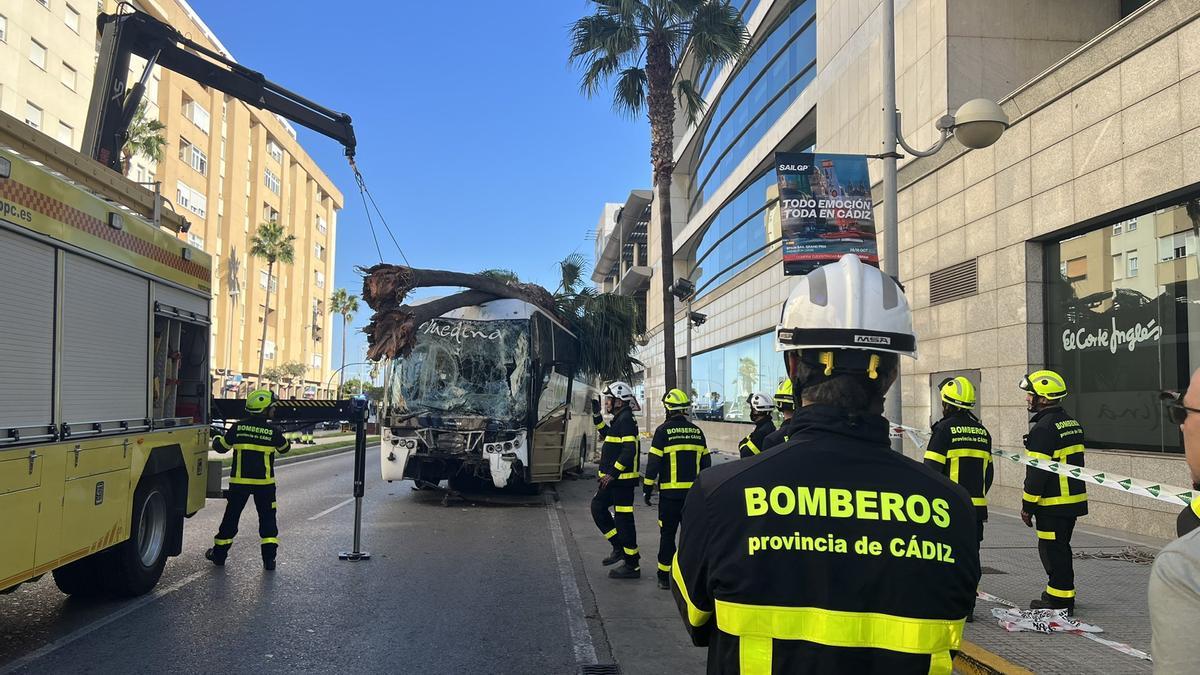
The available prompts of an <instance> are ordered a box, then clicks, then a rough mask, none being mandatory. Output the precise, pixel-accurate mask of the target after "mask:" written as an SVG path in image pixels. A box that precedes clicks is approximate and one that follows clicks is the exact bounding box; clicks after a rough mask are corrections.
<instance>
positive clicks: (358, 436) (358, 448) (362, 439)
mask: <svg viewBox="0 0 1200 675" xmlns="http://www.w3.org/2000/svg"><path fill="white" fill-rule="evenodd" d="M369 414H370V413H369V409H368V410H363V411H362V412H356V413H355V415H356V416H357V417H358V419H357V420H355V423H354V550H353V551H343V552H341V553H339V554H338V559H340V560H348V561H350V562H358V561H360V560H370V559H371V554H370V553H367V552H366V551H364V550H362V498H363V495H364V494H366V480H365V476H366V467H367V416H368V415H369Z"/></svg>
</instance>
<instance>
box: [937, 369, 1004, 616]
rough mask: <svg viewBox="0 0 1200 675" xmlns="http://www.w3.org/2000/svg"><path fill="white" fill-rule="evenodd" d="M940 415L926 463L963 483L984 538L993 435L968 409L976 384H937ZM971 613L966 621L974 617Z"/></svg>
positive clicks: (951, 380)
mask: <svg viewBox="0 0 1200 675" xmlns="http://www.w3.org/2000/svg"><path fill="white" fill-rule="evenodd" d="M938 390H939V394H940V395H941V399H942V419H940V420H938V422H937V423H936V424H934V425H933V429H932V435H931V436H930V439H929V444H928V445H927V446H926V448H925V466H928V467H929V468H931V469H933V470H934V471H937V472H938V473H940V474H942V475H943V476H946V477H947V478H949V479H950V480H952V481H954V482H955V483H958V484H959V485H961V486H963V488H964V489H965V490H966V491H967V494H969V495H970V496H971V503H973V504H974V505H975V524H976V526H977V527H978V528H979V541H980V542H982V541H983V524H984V523H985V522H987V518H988V510H987V493H988V490H991V489H992V478H993V477H994V475H995V467H994V466H993V465H992V436H991V434H990V433H989V432H988V430H987V428H986V427H984V426H983V422H981V421H979V418H978V417H976V416H975V414H974V413H972V412H971V409H972V408H974V407H975V385H974V384H972V383H971V381H970V380H968V379H967V378H965V377H961V376H960V377H955V378H948V379H946V380H944V381H943V382H942V385H941V386H940V387H939V388H938ZM974 620H975V617H974V615H973V614H968V615H967V621H974Z"/></svg>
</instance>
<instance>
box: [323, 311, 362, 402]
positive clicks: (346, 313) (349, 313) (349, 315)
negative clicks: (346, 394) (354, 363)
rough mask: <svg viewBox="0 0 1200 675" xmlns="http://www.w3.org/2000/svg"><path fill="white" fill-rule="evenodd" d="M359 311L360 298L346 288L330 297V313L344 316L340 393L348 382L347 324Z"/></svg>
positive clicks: (339, 374) (339, 373)
mask: <svg viewBox="0 0 1200 675" xmlns="http://www.w3.org/2000/svg"><path fill="white" fill-rule="evenodd" d="M357 311H358V296H357V295H350V293H348V292H347V291H346V289H344V288H339V289H337V290H335V291H334V292H333V295H331V296H329V313H330V314H340V315H341V316H342V367H341V369H340V370H338V391H339V392H340V391H341V390H342V384H343V383H344V382H345V380H346V324H347V323H348V322H349V321H350V319H352V318H354V313H355V312H357Z"/></svg>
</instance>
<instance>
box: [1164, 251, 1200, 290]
mask: <svg viewBox="0 0 1200 675" xmlns="http://www.w3.org/2000/svg"><path fill="white" fill-rule="evenodd" d="M1154 274H1155V282H1156V283H1157V284H1158V285H1159V286H1166V285H1168V284H1177V283H1180V282H1184V281H1195V280H1197V279H1200V265H1197V263H1196V256H1194V255H1188V256H1184V257H1182V258H1175V259H1174V260H1166V261H1163V262H1160V263H1158V265H1157V266H1155V270H1154Z"/></svg>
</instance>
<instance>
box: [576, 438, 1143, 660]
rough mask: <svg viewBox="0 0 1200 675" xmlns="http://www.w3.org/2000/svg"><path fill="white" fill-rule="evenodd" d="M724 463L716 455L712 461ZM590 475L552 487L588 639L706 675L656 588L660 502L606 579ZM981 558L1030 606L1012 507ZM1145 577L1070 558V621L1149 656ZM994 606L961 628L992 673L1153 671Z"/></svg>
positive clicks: (1034, 582)
mask: <svg viewBox="0 0 1200 675" xmlns="http://www.w3.org/2000/svg"><path fill="white" fill-rule="evenodd" d="M722 459H724V458H718V462H719V461H722ZM724 461H728V459H725V460H724ZM588 475H589V476H591V478H590V479H583V480H578V481H564V482H562V483H559V485H558V493H559V498H560V500H561V504H562V508H563V511H564V513H565V515H566V522H567V526H568V527H569V529H570V535H571V537H572V538H573V539H574V543H575V545H576V546H577V550H578V552H579V554H580V556H581V557H582V567H583V571H584V578H582V579H580V586H581V590H583V591H584V592H585V593H587V592H589V591H590V593H591V594H592V595H594V597H595V603H596V607H597V609H598V613H599V619H600V622H601V624H602V625H603V633H604V634H603V635H596V636H594V637H595V639H596V640H597V641H599V640H601V639H605V638H606V639H607V641H608V643H609V646H610V647H611V651H612V657H613V660H614V661H615V662H616V663H617V664H619V665H620V667H621V672H623V673H627V674H633V675H636V674H639V673H646V674H654V675H657V674H659V673H663V672H678V673H701V672H704V669H705V659H706V656H707V655H706V650H704V649H698V648H696V647H693V646H692V644H691V641H690V640H689V639H688V637H687V633H686V632H685V630H684V628H683V625H682V624H681V620H680V618H679V614H678V612H677V610H676V608H675V603H674V601H673V600H672V598H671V593H670V592H668V591H662V590H659V589H658V588H657V586H656V585H655V582H654V570H655V555H656V553H657V551H658V525H657V522H656V521H657V511H658V510H657V507H647V506H645V504H644V503H643V502H642V501H641V493H640V492H638V494H637V497H638V499H637V501H636V502H635V507H634V517H635V519H636V522H637V530H638V546H639V548H640V549H641V554H642V578H641V579H640V580H638V581H633V582H630V581H618V580H614V579H609V578H608V569H609V568H606V567H603V566H602V565H601V564H600V560H601V559H603V558H604V557H605V556H606V555H608V553H609V550H610V548H609V545H608V542H607V541H606V540H605V539H604V538H603V537H601V536H600V533H599V532H598V531H597V530H596V526H595V525H594V524H593V523H592V516H591V511H590V509H589V503H590V500H591V497H592V494H594V492H595V489H596V488H595V479H594V476H595V474H594V467H592V468H591V470H590V471H589V474H588ZM656 499H657V495H656ZM1165 543H1166V542H1163V541H1159V540H1153V539H1148V538H1141V537H1136V536H1135V535H1130V534H1128V533H1123V532H1111V531H1106V530H1101V529H1098V528H1092V527H1089V526H1088V520H1087V518H1086V517H1084V518H1082V519H1080V521H1079V525H1078V526H1077V527H1076V529H1075V535H1074V537H1073V539H1072V544H1073V548H1074V550H1075V552H1076V553H1119V552H1121V551H1122V550H1124V549H1125V548H1127V547H1130V546H1135V547H1137V548H1139V549H1141V550H1143V551H1148V552H1152V553H1153V552H1157V550H1158V549H1159V548H1161V546H1163V545H1164V544H1165ZM980 558H981V563H982V565H983V568H984V570H983V572H984V574H983V579H982V581H981V583H980V590H981V591H984V592H986V593H990V594H992V595H994V596H997V597H999V598H1002V599H1004V600H1007V601H1009V602H1012V603H1014V604H1016V605H1018V606H1020V607H1023V608H1024V607H1028V604H1029V601H1030V600H1032V599H1033V598H1035V597H1038V595H1039V594H1040V593H1041V591H1042V589H1043V588H1044V587H1045V585H1046V575H1045V572H1044V571H1043V570H1042V565H1041V562H1040V560H1039V559H1038V553H1037V537H1036V535H1035V534H1034V532H1033V530H1031V529H1029V528H1026V527H1025V526H1024V524H1022V523H1021V521H1020V519H1019V518H1018V517H1017V515H1016V513H1015V512H1013V511H1010V510H1005V509H1000V508H993V509H992V510H991V517H990V520H989V521H988V524H987V529H986V531H985V540H984V542H983V544H982V548H981V551H980ZM1149 578H1150V566H1149V565H1143V564H1137V563H1134V562H1128V561H1124V560H1105V559H1076V560H1075V583H1076V587H1077V588H1078V589H1079V598H1078V599H1077V607H1076V612H1077V618H1078V619H1079V620H1080V621H1083V622H1085V623H1090V624H1093V625H1096V626H1099V627H1100V628H1103V629H1104V632H1103V633H1101V634H1099V637H1101V638H1104V639H1107V640H1111V641H1114V642H1120V643H1124V644H1127V645H1129V646H1131V647H1134V648H1136V649H1139V650H1142V651H1144V652H1149V651H1150V616H1149V609H1148V607H1147V604H1146V586H1147V583H1148V581H1149ZM998 606H999V605H996V604H995V603H991V602H987V601H985V600H980V601H979V603H978V605H977V606H976V608H975V619H976V620H975V623H972V624H967V626H966V633H965V635H966V640H967V641H968V642H970V643H973V644H974V645H976V646H977V647H979V648H982V650H985V652H990V653H991V655H994V656H998V657H1000V658H999V659H996V658H985V659H981V660H982V661H984V662H988V663H992V665H993V666H998V667H997V669H996V670H994V671H992V672H1020V671H1019V670H1015V669H1011V668H1006V667H1005V666H1004V665H1003V664H1004V662H1005V661H1007V662H1008V664H1011V666H1016V667H1017V668H1018V669H1019V668H1026V669H1028V670H1030V671H1033V672H1035V673H1038V674H1039V675H1041V674H1042V673H1047V674H1051V673H1062V674H1068V673H1071V674H1074V673H1097V674H1098V673H1111V674H1120V673H1150V672H1153V666H1152V664H1151V663H1150V662H1148V661H1143V660H1140V659H1138V658H1135V657H1133V656H1129V655H1127V654H1124V653H1121V652H1119V651H1117V650H1115V649H1113V648H1111V647H1109V646H1106V645H1103V644H1100V643H1097V642H1093V641H1092V640H1089V639H1087V638H1085V637H1082V636H1079V635H1071V634H1063V633H1055V634H1051V635H1045V634H1040V633H1029V632H1021V633H1009V632H1008V631H1006V630H1004V629H1003V628H1001V627H1000V626H999V624H998V622H997V621H996V619H995V618H993V617H992V615H991V610H992V608H994V607H998ZM972 652H973V653H975V652H978V650H972ZM984 656H985V657H986V656H988V654H986V653H985V654H984ZM964 672H966V671H964ZM985 672H986V671H985Z"/></svg>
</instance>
